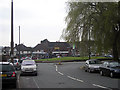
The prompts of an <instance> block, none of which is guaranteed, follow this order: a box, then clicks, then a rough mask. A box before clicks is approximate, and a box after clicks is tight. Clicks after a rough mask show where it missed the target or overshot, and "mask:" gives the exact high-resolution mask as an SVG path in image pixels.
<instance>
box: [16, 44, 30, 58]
mask: <svg viewBox="0 0 120 90" xmlns="http://www.w3.org/2000/svg"><path fill="white" fill-rule="evenodd" d="M15 48H16V50H17V55H18V54H19V51H20V55H21V57H23V56H31V55H32V47H27V46H25V45H24V44H19V45H17V44H16V45H15Z"/></svg>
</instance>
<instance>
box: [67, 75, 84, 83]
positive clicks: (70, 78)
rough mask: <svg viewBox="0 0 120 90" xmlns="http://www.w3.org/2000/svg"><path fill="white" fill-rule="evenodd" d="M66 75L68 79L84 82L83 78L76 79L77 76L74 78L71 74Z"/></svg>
mask: <svg viewBox="0 0 120 90" xmlns="http://www.w3.org/2000/svg"><path fill="white" fill-rule="evenodd" d="M67 77H68V78H70V79H73V80H76V81H79V82H84V81H83V80H80V79H77V78H74V77H71V76H67Z"/></svg>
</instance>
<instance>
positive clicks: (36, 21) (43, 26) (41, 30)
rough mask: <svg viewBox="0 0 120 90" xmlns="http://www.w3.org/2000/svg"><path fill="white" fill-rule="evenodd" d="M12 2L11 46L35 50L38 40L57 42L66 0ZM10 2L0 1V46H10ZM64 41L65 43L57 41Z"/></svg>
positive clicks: (22, 0) (62, 23) (60, 33)
mask: <svg viewBox="0 0 120 90" xmlns="http://www.w3.org/2000/svg"><path fill="white" fill-rule="evenodd" d="M13 1H14V43H17V44H18V43H19V36H18V35H19V25H20V26H21V43H23V44H25V45H26V46H31V47H34V46H35V45H37V44H38V43H40V41H41V40H44V39H48V40H49V41H51V42H56V41H58V40H59V39H60V36H61V35H62V31H63V29H64V28H65V27H66V25H65V21H64V20H65V17H66V15H67V13H66V8H67V6H66V3H65V2H67V1H68V0H13ZM10 17H11V0H0V46H10V41H11V38H10V37H11V18H10ZM60 41H64V40H60Z"/></svg>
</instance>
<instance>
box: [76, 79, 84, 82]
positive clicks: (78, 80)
mask: <svg viewBox="0 0 120 90" xmlns="http://www.w3.org/2000/svg"><path fill="white" fill-rule="evenodd" d="M76 80H77V81H79V82H84V81H83V80H80V79H76Z"/></svg>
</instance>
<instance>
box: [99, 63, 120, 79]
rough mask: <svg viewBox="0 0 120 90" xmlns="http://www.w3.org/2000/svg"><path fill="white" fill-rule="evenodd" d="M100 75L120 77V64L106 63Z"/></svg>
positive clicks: (101, 68)
mask: <svg viewBox="0 0 120 90" xmlns="http://www.w3.org/2000/svg"><path fill="white" fill-rule="evenodd" d="M100 75H101V76H104V75H107V76H110V77H115V76H120V63H119V62H116V61H105V62H104V63H103V64H102V66H101V67H100Z"/></svg>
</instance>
